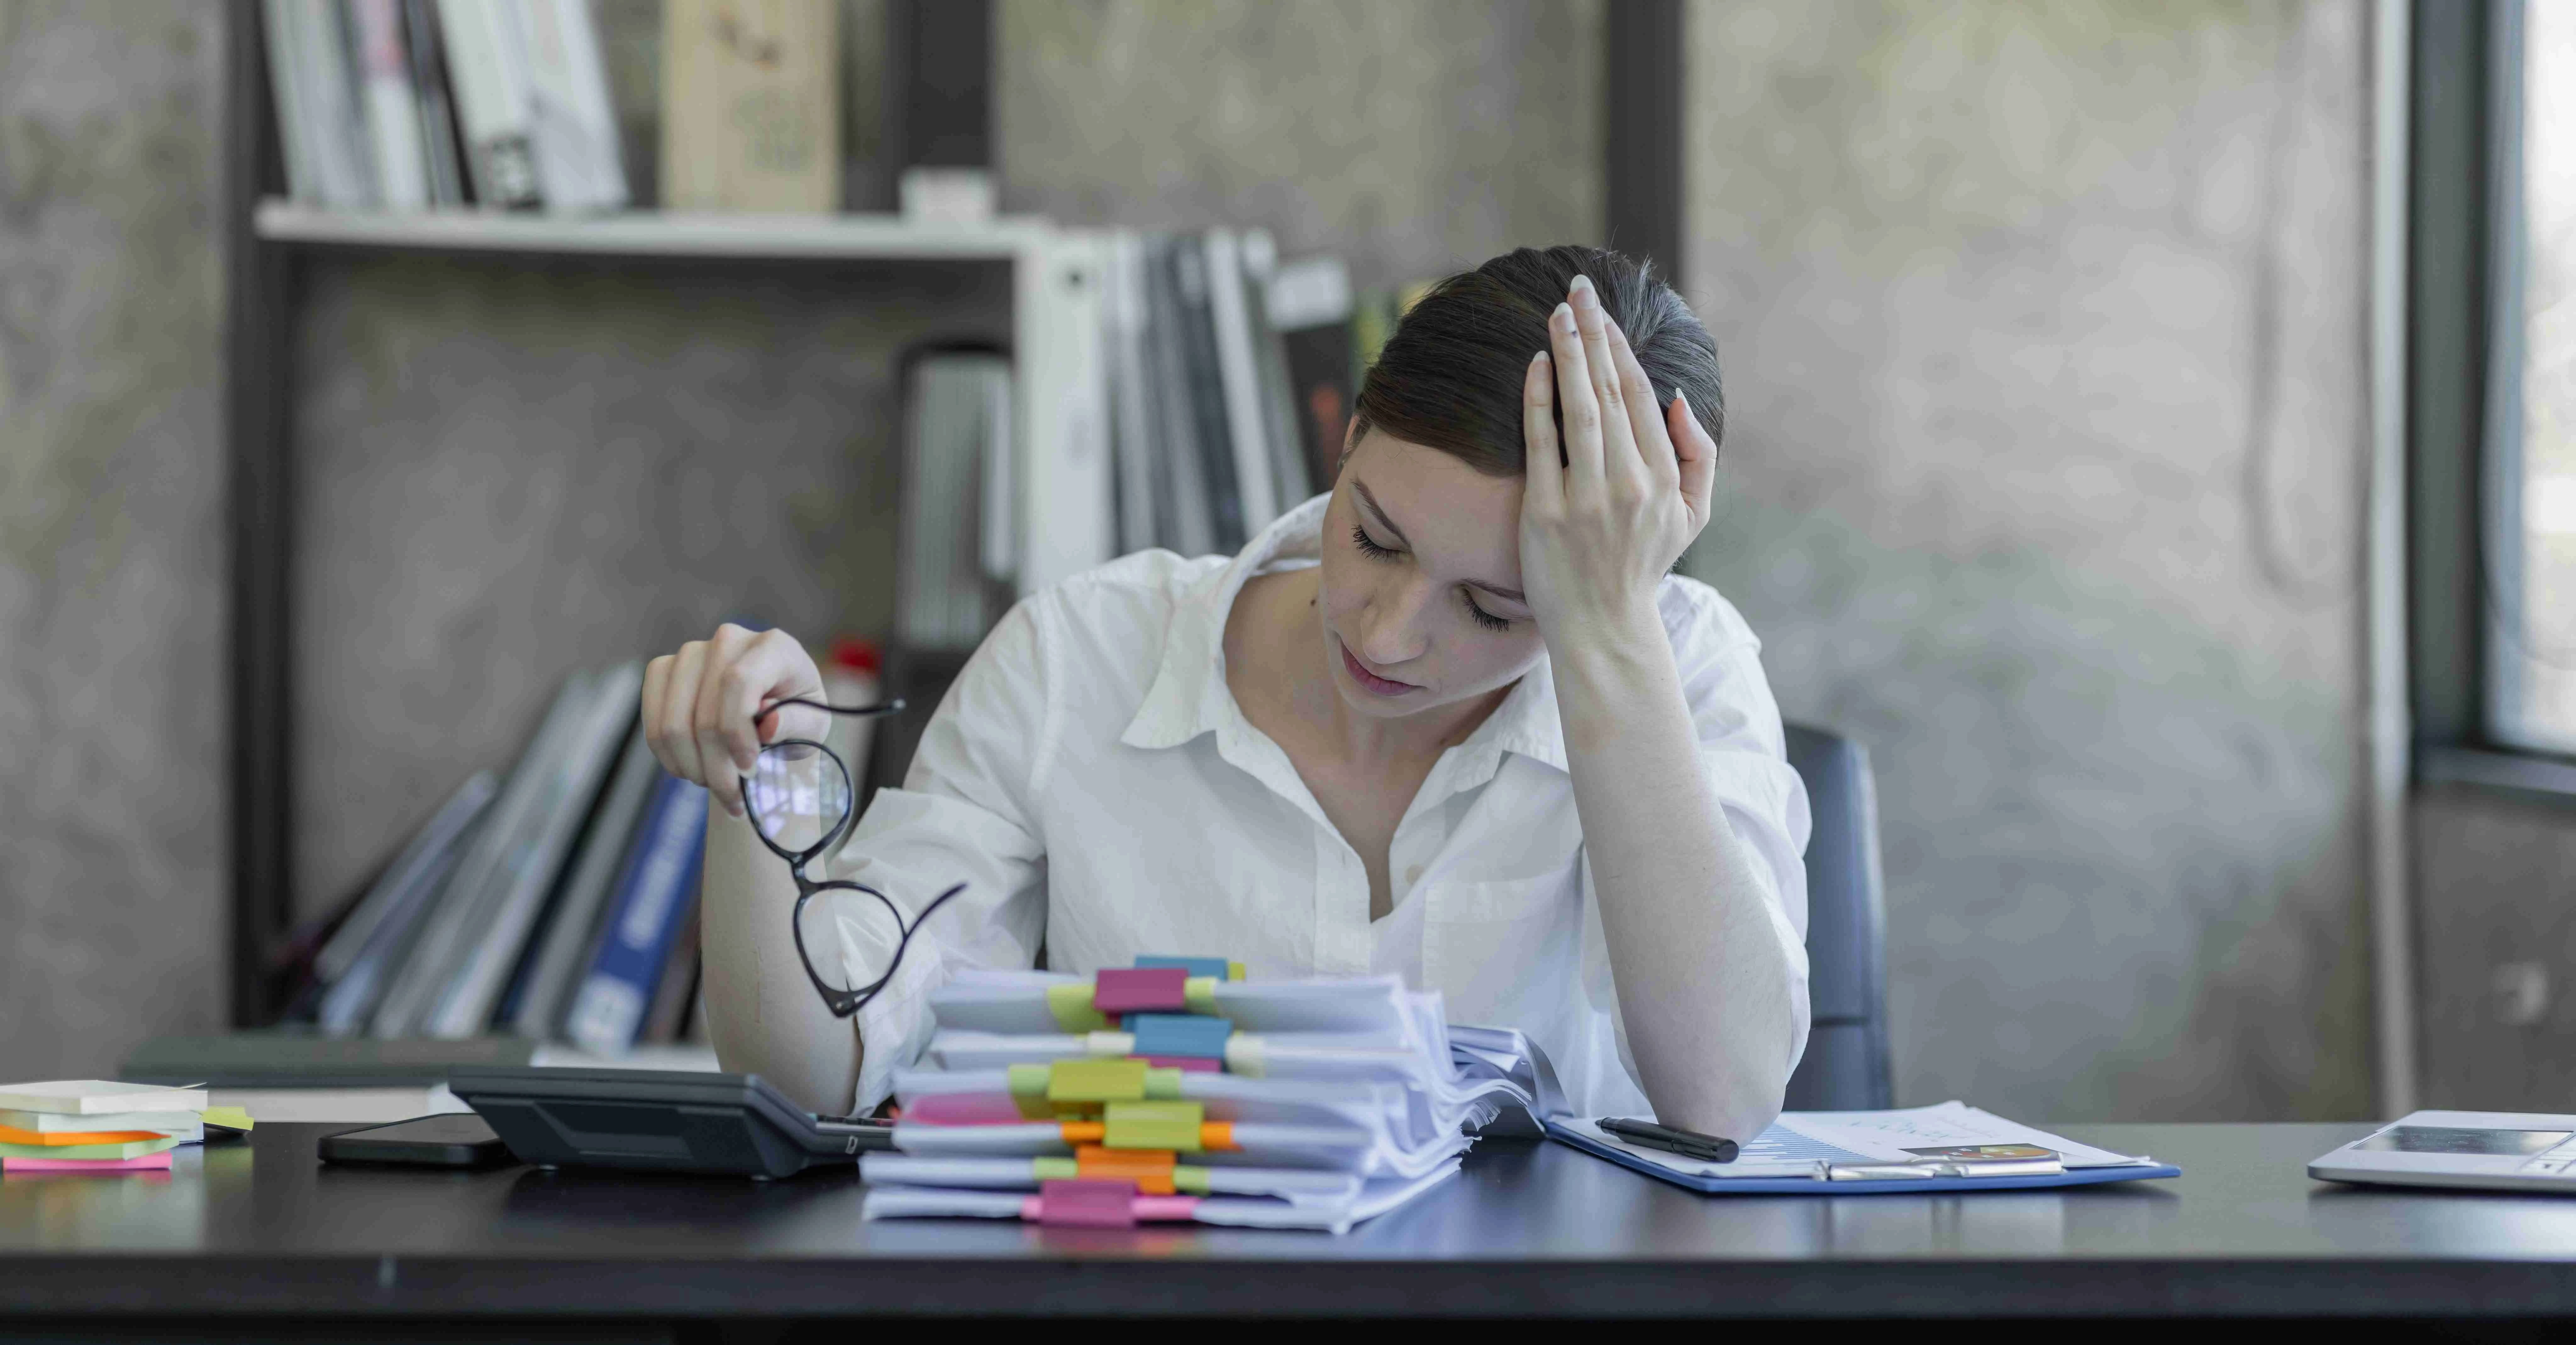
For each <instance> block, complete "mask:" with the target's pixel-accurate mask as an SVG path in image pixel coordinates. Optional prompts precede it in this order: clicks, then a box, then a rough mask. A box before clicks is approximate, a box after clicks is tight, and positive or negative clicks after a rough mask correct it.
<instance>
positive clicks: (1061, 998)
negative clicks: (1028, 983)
mask: <svg viewBox="0 0 2576 1345" xmlns="http://www.w3.org/2000/svg"><path fill="white" fill-rule="evenodd" d="M1046 997H1047V1012H1048V1013H1050V1014H1053V1015H1055V1026H1056V1030H1057V1031H1059V1032H1106V1031H1108V1030H1109V1020H1108V1019H1106V1018H1103V1017H1101V1016H1100V1011H1099V1010H1098V1009H1095V1008H1093V1007H1091V982H1089V981H1071V982H1067V983H1065V984H1063V985H1051V986H1048V987H1047V990H1046Z"/></svg>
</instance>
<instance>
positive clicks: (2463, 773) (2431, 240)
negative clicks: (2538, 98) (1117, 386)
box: [2406, 0, 2576, 804]
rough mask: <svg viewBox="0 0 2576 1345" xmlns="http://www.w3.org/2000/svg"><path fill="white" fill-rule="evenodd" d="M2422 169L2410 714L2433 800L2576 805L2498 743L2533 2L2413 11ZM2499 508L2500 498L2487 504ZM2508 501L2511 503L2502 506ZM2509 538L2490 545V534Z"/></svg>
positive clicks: (2412, 359) (2420, 768) (2410, 274)
mask: <svg viewBox="0 0 2576 1345" xmlns="http://www.w3.org/2000/svg"><path fill="white" fill-rule="evenodd" d="M2413 11H2414V12H2413V15H2412V22H2411V24H2410V30H2411V38H2410V40H2411V43H2412V51H2411V53H2410V59H2411V64H2412V70H2411V74H2412V81H2411V82H2412V91H2411V92H2412V96H2411V98H2410V100H2409V104H2410V106H2409V112H2408V120H2409V125H2408V139H2409V154H2408V164H2407V178H2408V192H2407V196H2408V200H2407V215H2408V220H2407V268H2406V269H2407V281H2406V288H2407V294H2406V309H2407V323H2406V331H2407V358H2406V385H2407V386H2406V406H2407V413H2406V532H2407V538H2406V549H2407V602H2406V606H2407V684H2408V709H2409V712H2410V714H2411V716H2412V719H2413V723H2414V752H2413V754H2412V755H2413V760H2414V767H2415V769H2414V776H2415V780H2416V782H2417V783H2418V784H2465V785H2475V786H2480V787H2483V788H2487V789H2493V790H2501V791H2504V792H2508V793H2513V794H2519V795H2524V796H2528V797H2533V798H2541V799H2547V800H2549V801H2552V802H2556V803H2561V804H2576V753H2568V752H2555V751H2549V750H2545V749H2539V748H2531V747H2524V746H2521V745H2518V744H2513V743H2507V742H2503V741H2501V740H2499V739H2498V738H2497V737H2496V736H2495V734H2494V732H2493V730H2492V725H2493V723H2494V714H2493V711H2494V708H2495V707H2494V703H2493V700H2492V684H2493V680H2494V678H2493V673H2494V666H2495V665H2494V662H2493V660H2494V657H2495V655H2494V651H2493V647H2492V646H2493V642H2494V639H2495V629H2494V622H2493V621H2491V620H2490V619H2489V606H2490V604H2489V601H2488V594H2489V592H2490V588H2491V583H2490V581H2491V576H2492V575H2493V574H2495V573H2496V572H2497V570H2498V568H2499V567H2500V566H2502V565H2509V564H2513V563H2514V557H2515V555H2516V554H2517V553H2518V551H2519V548H2520V544H2521V538H2520V536H2519V534H2518V533H2516V534H2514V535H2511V536H2507V535H2505V532H2506V530H2507V526H2508V521H2509V520H2511V519H2513V518H2515V517H2516V515H2515V513H2514V511H2512V510H2510V509H2505V508H2501V507H2499V508H2494V509H2490V508H2489V501H2490V499H2496V500H2497V502H2498V503H2499V504H2502V503H2507V502H2509V500H2510V499H2511V498H2518V492H2516V491H2514V490H2513V489H2512V488H2515V487H2518V486H2519V482H2504V481H2501V480H2500V479H2491V476H2490V470H2491V468H2493V469H2500V468H2501V466H2502V464H2503V463H2505V462H2508V461H2511V462H2518V461H2519V457H2520V455H2519V452H2518V444H2513V445H2507V444H2501V443H2500V442H2499V440H2498V439H2497V437H2496V436H2498V435H2500V434H2511V435H2515V436H2519V434H2520V430H2521V404H2520V400H2519V398H2518V396H2517V395H2516V394H2515V392H2514V389H2513V385H2512V384H2510V383H2508V382H2507V381H2506V380H2505V379H2503V378H2502V377H2500V376H2499V373H2500V371H2501V370H2502V369H2505V368H2510V367H2517V366H2518V364H2519V351H2520V349H2521V339H2520V333H2519V332H2518V331H2517V330H2510V328H2511V327H2512V325H2513V319H2514V315H2516V314H2518V313H2519V312H2520V310H2521V302H2520V295H2519V293H2518V291H2513V290H2512V287H2513V286H2514V285H2515V284H2517V283H2518V280H2519V275H2520V268H2519V266H2518V265H2516V264H2515V261H2516V259H2517V258H2518V249H2519V246H2520V241H2519V238H2520V231H2521V230H2520V218H2519V214H2518V211H2519V208H2520V200H2521V186H2522V184H2521V181H2520V178H2519V173H2520V169H2521V145H2520V141H2521V97H2520V94H2521V82H2522V81H2521V62H2522V58H2523V47H2522V24H2523V0H2489V2H2488V3H2472V4H2462V3H2457V2H2456V0H2416V3H2415V4H2414V5H2413ZM2491 491H2492V492H2495V494H2494V495H2491V494H2490V492H2491ZM2499 497H2501V498H2499ZM2491 522H2492V523H2494V524H2495V525H2496V526H2495V527H2494V528H2493V529H2491V528H2490V526H2489V525H2490V523H2491Z"/></svg>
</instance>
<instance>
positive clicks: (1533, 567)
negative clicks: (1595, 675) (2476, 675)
mask: <svg viewBox="0 0 2576 1345" xmlns="http://www.w3.org/2000/svg"><path fill="white" fill-rule="evenodd" d="M1547 330H1548V344H1549V346H1550V347H1551V349H1549V350H1543V351H1540V352H1539V353H1538V355H1537V356H1536V357H1535V358H1533V359H1532V360H1531V361H1530V367H1529V375H1528V377H1527V379H1525V380H1524V382H1523V385H1522V389H1521V432H1522V435H1523V443H1524V444H1525V446H1526V449H1527V458H1528V464H1527V467H1526V469H1525V471H1526V475H1525V478H1524V483H1523V486H1522V495H1521V586H1522V588H1523V590H1524V591H1525V592H1526V593H1527V594H1528V596H1529V606H1530V611H1531V613H1532V614H1533V615H1534V616H1536V617H1537V618H1538V628H1539V633H1540V634H1541V635H1542V636H1544V637H1545V638H1546V640H1547V642H1548V647H1549V649H1550V650H1552V651H1554V652H1555V653H1557V654H1558V655H1560V656H1561V655H1563V654H1565V653H1567V652H1569V650H1570V649H1572V648H1579V647H1582V646H1583V645H1585V644H1589V643H1592V642H1595V641H1599V640H1606V639H1617V638H1619V637H1620V636H1622V635H1623V634H1640V635H1642V634H1643V633H1645V632H1649V631H1650V632H1652V634H1653V637H1654V638H1655V640H1656V641H1657V643H1661V640H1662V634H1663V631H1662V623H1661V621H1660V620H1659V619H1658V618H1657V617H1656V615H1655V588H1656V585H1657V584H1658V583H1660V582H1661V581H1662V579H1663V576H1664V572H1665V571H1667V570H1669V569H1671V568H1672V565H1673V562H1674V561H1675V560H1678V559H1680V557H1681V554H1682V548H1684V547H1687V546H1689V545H1690V543H1691V539H1692V538H1694V537H1697V536H1699V532H1700V529H1701V528H1704V527H1706V526H1708V511H1709V491H1710V488H1711V485H1712V483H1713V482H1714V480H1715V477H1716V469H1717V445H1716V443H1715V442H1714V441H1713V440H1711V439H1710V438H1709V435H1708V431H1707V430H1705V429H1703V428H1701V426H1700V423H1699V418H1698V417H1696V416H1694V415H1692V414H1691V409H1690V403H1689V402H1688V401H1686V400H1685V399H1683V398H1682V397H1681V396H1680V395H1679V394H1678V393H1677V394H1675V396H1674V397H1673V401H1672V404H1671V405H1670V406H1668V407H1659V406H1657V405H1656V404H1655V391H1654V385H1653V384H1652V383H1651V382H1650V381H1648V379H1647V378H1646V371H1645V369H1644V368H1643V367H1642V366H1640V365H1639V364H1638V363H1637V356H1636V352H1634V351H1632V350H1630V349H1629V348H1628V337H1627V335H1626V334H1625V333H1623V332H1621V331H1620V330H1619V328H1618V326H1617V324H1615V323H1613V322H1611V320H1610V315H1609V314H1608V313H1607V312H1605V311H1603V309H1602V307H1601V298H1600V295H1599V294H1597V293H1595V292H1594V290H1593V288H1592V281H1591V279H1590V278H1589V277H1585V276H1576V277H1575V279H1574V286H1573V289H1572V291H1571V292H1570V293H1569V295H1568V297H1567V300H1566V302H1565V303H1563V304H1559V305H1558V306H1557V309H1556V312H1555V313H1554V314H1553V315H1551V316H1550V317H1549V318H1548V324H1547ZM1559 406H1562V407H1563V408H1564V421H1565V434H1564V438H1563V446H1562V451H1561V455H1560V448H1559V441H1558V435H1557V429H1556V422H1557V416H1556V411H1557V408H1558V407H1559ZM1569 641H1571V642H1573V643H1572V644H1569V643H1568V642H1569Z"/></svg>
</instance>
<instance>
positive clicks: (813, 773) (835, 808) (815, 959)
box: [742, 697, 966, 1018]
mask: <svg viewBox="0 0 2576 1345" xmlns="http://www.w3.org/2000/svg"><path fill="white" fill-rule="evenodd" d="M791 705H795V706H803V707H804V708H806V709H809V710H820V711H822V712H824V713H825V714H835V715H890V714H893V713H894V712H896V711H897V710H900V709H902V708H903V702H902V701H899V700H893V701H887V702H885V703H883V704H880V705H860V706H839V705H825V704H823V703H822V702H821V701H811V700H805V699H803V698H801V697H789V698H787V699H784V700H778V701H772V702H770V703H769V704H768V705H766V706H763V707H762V708H761V714H762V715H763V716H767V715H769V714H771V713H774V712H776V711H778V710H780V709H782V708H784V707H787V706H791ZM742 801H743V810H744V812H745V813H746V814H747V815H748V816H749V817H750V818H751V829H752V830H753V831H754V832H755V833H757V834H758V835H759V837H760V843H761V844H763V845H766V846H768V847H769V848H770V850H771V851H772V852H773V853H775V854H776V855H777V856H778V857H779V858H780V859H783V860H786V861H787V871H788V872H789V873H792V874H794V875H795V876H796V913H795V929H796V955H797V957H798V958H800V959H802V960H803V961H804V963H805V976H806V979H808V980H810V981H812V982H813V983H814V989H815V990H816V991H817V992H819V993H820V994H821V995H822V996H823V1003H824V1004H826V1005H828V1006H830V1008H831V1010H832V1015H833V1016H834V1017H836V1018H847V1017H849V1016H850V1015H852V1014H854V1013H857V1012H858V1011H859V1010H861V1009H863V1008H866V1007H867V1004H868V1001H869V1000H872V999H875V998H876V997H877V993H878V992H879V991H881V990H883V989H885V987H886V983H887V982H889V981H892V980H893V979H894V972H895V968H897V967H899V966H902V965H903V953H904V949H905V948H907V947H909V946H910V945H911V943H912V936H913V935H914V934H915V933H918V932H919V931H920V929H921V922H922V921H924V920H927V919H929V918H930V913H931V912H932V911H935V910H938V909H939V908H940V906H941V905H942V904H943V903H945V902H946V901H947V900H948V899H949V898H950V897H953V896H956V895H957V894H958V893H960V892H963V891H965V890H966V885H965V884H964V883H959V884H957V885H956V886H955V887H952V888H950V889H948V890H947V891H945V892H942V893H940V894H939V895H938V896H937V897H935V898H933V899H932V900H931V903H930V904H929V905H927V906H924V907H922V908H921V914H919V915H916V916H914V917H913V918H912V919H910V920H906V919H904V915H903V908H902V907H899V906H897V905H895V904H894V899H893V898H892V897H889V896H887V895H886V894H885V893H883V892H879V891H878V890H876V889H875V888H873V887H869V886H867V885H866V884H864V883H851V882H842V881H838V880H834V881H830V882H816V881H814V880H813V879H811V878H808V877H806V876H805V866H806V864H808V863H810V862H811V861H812V860H813V859H814V857H815V856H817V855H820V854H822V853H823V852H824V851H826V850H829V849H831V848H832V846H833V844H834V843H835V842H837V841H839V840H840V839H841V837H842V835H843V834H844V833H845V832H847V831H848V830H849V829H850V823H851V822H852V821H853V820H855V816H856V813H857V811H858V810H857V808H856V806H855V803H856V793H855V791H854V790H853V789H852V788H851V786H850V768H849V767H848V766H847V765H845V764H843V763H842V761H841V758H840V756H839V754H837V753H835V752H833V751H832V749H831V748H828V747H825V746H824V745H823V744H821V743H819V742H816V741H814V740H813V739H810V738H782V739H780V740H779V741H777V742H774V743H771V744H770V745H769V746H767V747H764V748H762V749H760V755H759V756H758V757H756V758H754V759H753V761H752V767H751V774H749V775H746V776H744V777H742ZM872 948H886V949H891V950H893V955H892V956H891V957H889V958H887V959H886V967H885V972H884V974H883V975H880V976H878V977H876V978H875V979H874V980H869V979H866V978H865V977H864V976H863V975H861V974H860V973H859V972H858V971H857V970H856V969H855V967H854V963H855V961H856V959H857V958H858V957H859V956H860V955H861V954H862V952H863V951H864V950H867V949H872Z"/></svg>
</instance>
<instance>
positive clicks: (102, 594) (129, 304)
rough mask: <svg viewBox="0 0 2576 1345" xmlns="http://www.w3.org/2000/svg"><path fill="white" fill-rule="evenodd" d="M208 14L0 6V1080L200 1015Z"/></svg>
mask: <svg viewBox="0 0 2576 1345" xmlns="http://www.w3.org/2000/svg"><path fill="white" fill-rule="evenodd" d="M221 19H222V12H221V10H219V9H218V8H216V7H214V6H211V5H191V6H173V5H164V4H160V3H156V0H131V2H129V3H119V4H79V5H75V4H56V3H40V2H38V0H24V2H21V0H13V2H12V3H10V4H6V5H0V763H5V765H0V1022H5V1023H7V1024H9V1030H8V1031H7V1032H5V1033H0V1078H13V1079H23V1078H51V1077H59V1076H61V1075H63V1074H66V1073H74V1072H78V1073H84V1074H85V1073H88V1072H91V1071H94V1070H97V1069H100V1068H104V1067H106V1065H108V1064H112V1063H113V1062H114V1061H115V1060H117V1059H118V1058H119V1057H120V1056H121V1055H122V1054H123V1052H124V1051H125V1049H126V1048H127V1047H128V1046H130V1045H131V1044H132V1043H133V1042H134V1041H135V1040H137V1039H138V1038H140V1037H141V1036H143V1035H144V1034H145V1033H146V1032H148V1031H151V1030H154V1029H160V1030H175V1029H178V1028H181V1027H183V1026H186V1025H189V1024H192V1023H197V1022H202V1021H204V1020H205V1019H206V1018H207V1017H208V1016H209V1015H213V1014H219V1013H220V1012H221V1011H222V1003H223V999H222V997H223V989H224V984H225V982H224V976H223V962H222V953H221V949H222V947H223V938H224V924H223V920H222V911H223V890H224V846H223V813H222V800H223V794H222V788H223V786H222V779H223V760H222V755H221V752H222V748H221V744H222V741H223V680H222V671H221V669H222V658H223V607H224V592H223V589H222V573H223V571H222V564H221V561H222V548H221V534H220V526H221V525H220V518H221V515H220V512H219V508H220V504H221V499H222V491H223V476H222V462H223V457H222V437H221V405H220V393H219V386H218V383H219V377H220V365H219V364H218V363H217V349H218V347H217V341H218V334H219V332H220V330H221V325H222V313H223V308H222V266H221V257H220V252H219V248H218V245H217V238H218V232H217V220H218V219H219V217H220V214H219V206H220V203H219V201H218V199H217V177H218V174H217V169H216V165H217V155H218V146H219V144H220V141H219V139H218V136H219V135H220V133H221V129H222V127H221V112H222V106H223V98H222V94H221V90H222V72H223V57H224V47H223V31H222V22H221ZM102 1062H105V1063H102Z"/></svg>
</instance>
